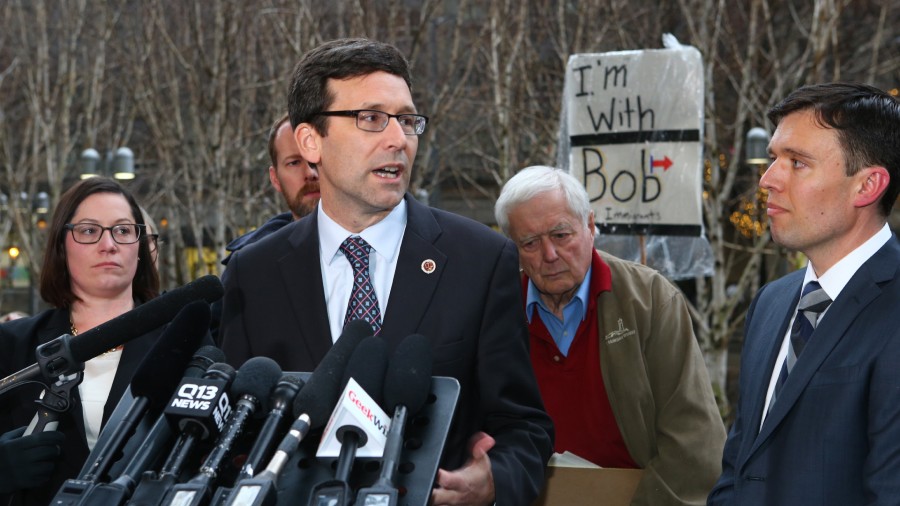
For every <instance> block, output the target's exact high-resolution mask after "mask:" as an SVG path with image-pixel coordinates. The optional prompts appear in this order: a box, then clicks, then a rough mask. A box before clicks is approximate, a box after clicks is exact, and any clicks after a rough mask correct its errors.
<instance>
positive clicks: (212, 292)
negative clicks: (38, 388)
mask: <svg viewBox="0 0 900 506" xmlns="http://www.w3.org/2000/svg"><path fill="white" fill-rule="evenodd" d="M222 294H223V288H222V282H221V281H219V278H217V277H216V276H213V275H208V276H203V277H202V278H199V279H196V280H194V281H192V282H190V283H188V284H186V285H184V286H181V287H178V288H176V289H174V290H171V291H169V292H166V293H164V294H162V295H160V296H159V297H156V298H154V299H151V300H149V301H147V302H146V303H144V304H141V305H140V306H138V307H136V308H134V309H132V310H131V311H128V312H127V313H124V314H122V315H119V316H117V317H115V318H113V319H112V320H109V321H107V322H104V323H101V324H100V325H97V326H96V327H94V328H92V329H91V330H88V331H86V332H84V333H82V334H79V335H77V336H70V335H68V334H63V335H61V336H59V337H57V338H56V339H54V340H52V341H50V342H47V343H44V344H42V345H40V346H38V347H37V351H36V355H37V363H36V364H32V365H30V366H28V367H26V368H24V369H22V370H20V371H18V372H15V373H13V374H11V375H9V376H7V377H5V378H3V379H2V380H0V394H2V393H3V392H5V391H7V390H10V389H12V388H14V387H16V386H18V385H20V384H22V383H25V382H28V381H34V380H38V379H40V378H42V377H43V379H44V382H45V383H47V384H49V383H52V382H54V381H55V380H56V378H58V377H60V376H67V375H70V374H73V373H76V372H79V371H82V370H83V369H84V362H86V361H88V360H90V359H92V358H94V357H96V356H98V355H102V354H103V353H104V352H106V351H108V350H110V349H112V348H115V347H117V346H120V345H122V344H125V343H127V342H128V341H130V340H132V339H135V338H137V337H139V336H142V335H144V334H146V333H147V332H150V331H151V330H154V329H156V328H159V327H161V326H163V325H165V324H166V323H168V322H169V321H171V320H172V319H173V318H174V317H175V315H176V314H178V312H179V311H180V310H181V308H182V307H184V306H186V305H187V304H189V303H191V302H193V301H196V300H205V301H206V302H214V301H216V300H219V299H220V298H222Z"/></svg>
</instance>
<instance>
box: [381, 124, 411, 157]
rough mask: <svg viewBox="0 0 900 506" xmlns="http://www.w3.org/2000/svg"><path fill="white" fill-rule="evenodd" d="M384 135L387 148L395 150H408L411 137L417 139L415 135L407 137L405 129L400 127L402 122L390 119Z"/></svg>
mask: <svg viewBox="0 0 900 506" xmlns="http://www.w3.org/2000/svg"><path fill="white" fill-rule="evenodd" d="M382 133H383V134H384V136H385V138H386V139H387V146H388V147H389V148H391V149H394V150H403V149H406V146H407V144H408V143H409V139H410V137H415V135H406V133H405V132H404V131H403V127H402V126H400V120H399V119H397V118H390V119H389V120H388V125H387V127H386V128H385V129H384V132H382Z"/></svg>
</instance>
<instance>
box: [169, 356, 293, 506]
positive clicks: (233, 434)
mask: <svg viewBox="0 0 900 506" xmlns="http://www.w3.org/2000/svg"><path fill="white" fill-rule="evenodd" d="M280 376H281V367H279V366H278V364H277V363H276V362H275V361H274V360H272V359H271V358H269V357H253V358H251V359H249V360H247V361H246V362H244V365H242V366H241V368H240V370H238V374H237V378H235V380H234V384H233V385H232V388H231V391H232V393H233V394H234V396H236V397H237V399H238V400H237V403H236V406H235V409H234V412H233V414H232V415H231V417H230V418H229V419H228V422H227V423H226V425H225V428H224V429H223V430H222V433H221V434H220V435H219V438H218V440H217V441H216V444H215V446H214V447H213V449H212V450H211V451H210V453H209V455H208V456H207V457H206V460H205V461H204V462H203V465H202V466H201V467H200V472H199V474H197V475H196V476H195V477H193V478H191V479H190V481H188V482H187V483H182V484H178V485H175V487H174V488H172V490H170V491H169V493H168V494H167V495H166V499H165V500H163V504H169V505H171V506H189V505H191V506H199V505H201V504H205V503H206V502H207V501H208V500H209V499H210V496H211V495H212V486H213V485H214V484H215V482H216V478H217V477H218V472H219V467H220V466H221V465H222V462H223V461H224V460H225V457H226V456H227V455H228V452H229V451H231V447H232V446H233V445H234V442H235V440H236V439H237V438H238V437H239V436H240V435H241V432H242V431H243V430H244V425H245V424H246V422H247V420H248V419H249V418H250V416H252V415H253V414H254V413H256V412H257V411H263V412H265V411H267V410H268V406H267V404H268V395H269V392H271V391H272V389H273V388H274V387H275V384H276V383H277V382H278V378H279V377H280ZM260 408H262V409H260Z"/></svg>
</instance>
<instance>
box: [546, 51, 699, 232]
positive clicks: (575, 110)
mask: <svg viewBox="0 0 900 506" xmlns="http://www.w3.org/2000/svg"><path fill="white" fill-rule="evenodd" d="M703 84H704V83H703V65H702V59H701V57H700V53H699V51H697V50H696V49H695V48H692V47H689V46H681V47H680V48H678V49H659V50H640V51H618V52H611V53H594V54H576V55H572V56H570V57H569V62H568V65H567V69H566V79H565V90H564V94H563V108H562V109H563V113H562V121H561V123H560V125H561V132H560V149H559V154H560V162H561V163H560V165H561V166H562V167H564V168H567V169H568V170H569V171H570V172H571V174H572V175H574V176H575V177H576V178H578V179H579V180H580V181H581V182H582V183H583V184H584V185H585V188H587V191H588V195H589V196H590V199H591V204H592V207H593V209H594V217H595V221H596V222H597V225H598V226H599V227H600V230H601V232H603V233H608V234H649V235H683V236H700V235H701V234H702V230H703V225H702V224H703V221H702V208H701V186H702V176H703V158H702V156H703V145H702V139H703V103H704V98H703Z"/></svg>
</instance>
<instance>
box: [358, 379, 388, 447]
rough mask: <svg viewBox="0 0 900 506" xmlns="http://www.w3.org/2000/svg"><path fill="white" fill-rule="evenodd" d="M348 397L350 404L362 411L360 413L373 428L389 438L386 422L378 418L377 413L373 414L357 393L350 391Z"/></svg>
mask: <svg viewBox="0 0 900 506" xmlns="http://www.w3.org/2000/svg"><path fill="white" fill-rule="evenodd" d="M348 397H349V398H350V402H351V403H352V404H353V405H354V406H356V407H357V408H359V410H360V412H362V414H363V416H365V417H366V420H368V421H369V423H371V424H372V426H373V427H375V428H376V429H378V430H379V431H380V432H381V433H382V434H384V435H385V436H387V431H388V428H387V427H386V426H385V425H384V421H383V420H381V419H379V418H378V416H376V415H375V413H373V412H372V408H370V407H369V406H367V405H366V404H365V403H364V402H363V401H362V399H360V398H359V397H358V396H357V395H356V392H354V391H353V390H350V392H349V393H348Z"/></svg>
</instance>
